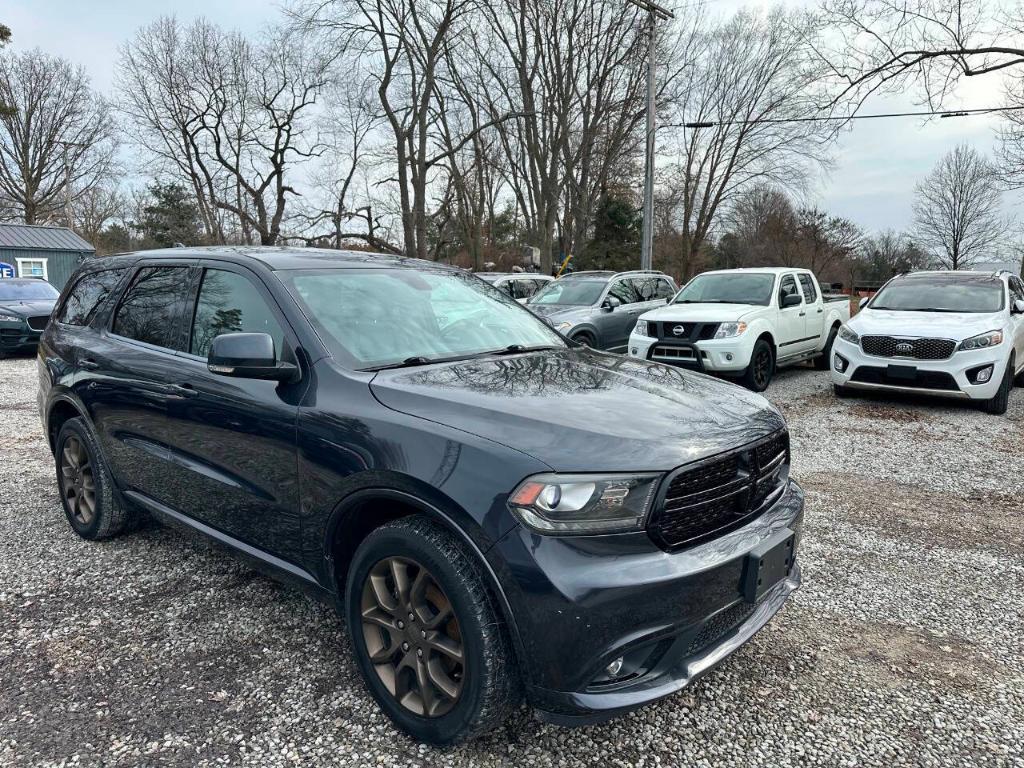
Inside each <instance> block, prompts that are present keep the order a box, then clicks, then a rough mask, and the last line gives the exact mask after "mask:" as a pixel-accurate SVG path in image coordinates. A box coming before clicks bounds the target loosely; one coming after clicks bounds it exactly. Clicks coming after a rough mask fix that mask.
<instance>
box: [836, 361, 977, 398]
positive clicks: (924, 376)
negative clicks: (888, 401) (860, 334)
mask: <svg viewBox="0 0 1024 768" xmlns="http://www.w3.org/2000/svg"><path fill="white" fill-rule="evenodd" d="M850 380H851V381H860V382H863V383H864V384H885V385H886V386H890V387H912V388H914V389H941V390H948V391H950V392H959V391H960V387H959V386H958V385H957V383H956V379H954V378H953V376H952V374H949V373H946V372H945V371H917V372H916V373H915V374H914V375H913V376H891V375H890V374H889V369H888V368H880V367H878V366H874V365H862V366H860V367H859V368H858V369H857V370H856V371H854V372H853V376H851V377H850Z"/></svg>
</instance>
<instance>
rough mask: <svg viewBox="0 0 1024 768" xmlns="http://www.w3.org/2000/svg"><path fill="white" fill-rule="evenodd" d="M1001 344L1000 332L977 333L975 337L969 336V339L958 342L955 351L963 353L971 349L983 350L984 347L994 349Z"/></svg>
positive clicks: (1001, 334) (1001, 333)
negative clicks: (962, 351)
mask: <svg viewBox="0 0 1024 768" xmlns="http://www.w3.org/2000/svg"><path fill="white" fill-rule="evenodd" d="M1002 343H1003V332H1002V331H989V332H988V333H979V334H978V335H977V336H971V338H969V339H964V340H963V341H961V342H960V345H959V346H958V347H957V349H958V350H964V351H967V350H971V349H985V348H986V347H994V346H996V345H997V344H1002Z"/></svg>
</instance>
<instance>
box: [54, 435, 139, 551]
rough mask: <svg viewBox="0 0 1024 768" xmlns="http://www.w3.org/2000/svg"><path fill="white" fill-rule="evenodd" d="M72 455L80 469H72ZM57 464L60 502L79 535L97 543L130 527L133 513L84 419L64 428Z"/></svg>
mask: <svg viewBox="0 0 1024 768" xmlns="http://www.w3.org/2000/svg"><path fill="white" fill-rule="evenodd" d="M72 455H75V456H77V457H78V458H77V461H78V466H77V468H75V467H72V466H71V465H72V462H71V460H70V457H71V456H72ZM54 463H55V466H56V471H57V490H58V492H59V493H60V501H61V504H62V505H63V507H64V514H65V516H66V517H67V519H68V523H69V524H70V525H71V529H72V530H73V531H74V532H75V533H77V534H78V535H79V536H81V537H82V538H83V539H88V540H90V541H96V540H98V539H109V538H111V537H112V536H117V535H118V534H120V533H123V532H124V531H125V530H126V529H127V528H128V527H129V523H130V522H131V517H132V513H131V510H129V509H128V507H127V506H126V505H125V504H124V503H123V502H122V501H121V498H120V497H119V496H118V493H117V489H116V488H115V487H114V480H113V478H112V477H111V476H110V470H109V469H107V463H106V460H105V459H104V457H103V451H102V450H101V449H100V446H99V444H98V443H97V442H96V439H95V438H94V437H93V435H92V432H91V431H90V430H89V427H88V425H87V424H86V423H85V420H84V419H82V418H81V417H77V418H74V419H68V420H67V421H66V422H64V425H63V426H62V427H61V429H60V434H58V435H57V443H56V449H55V450H54Z"/></svg>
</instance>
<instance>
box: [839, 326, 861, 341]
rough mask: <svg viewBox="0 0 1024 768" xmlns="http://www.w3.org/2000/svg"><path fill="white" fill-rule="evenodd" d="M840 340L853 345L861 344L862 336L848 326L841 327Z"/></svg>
mask: <svg viewBox="0 0 1024 768" xmlns="http://www.w3.org/2000/svg"><path fill="white" fill-rule="evenodd" d="M839 338H840V339H842V340H843V341H848V342H850V343H851V344H860V336H859V335H858V334H857V332H856V331H854V330H853V329H851V328H850V326H848V325H840V326H839Z"/></svg>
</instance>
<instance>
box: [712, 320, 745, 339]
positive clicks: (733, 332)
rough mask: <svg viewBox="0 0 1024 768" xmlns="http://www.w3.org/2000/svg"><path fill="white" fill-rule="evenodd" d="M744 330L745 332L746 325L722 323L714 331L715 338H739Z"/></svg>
mask: <svg viewBox="0 0 1024 768" xmlns="http://www.w3.org/2000/svg"><path fill="white" fill-rule="evenodd" d="M745 330H747V324H746V323H722V324H721V325H720V326H718V330H717V331H715V338H716V339H731V338H732V337H733V336H739V335H740V334H741V333H743V332H744V331H745Z"/></svg>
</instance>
